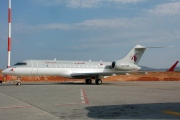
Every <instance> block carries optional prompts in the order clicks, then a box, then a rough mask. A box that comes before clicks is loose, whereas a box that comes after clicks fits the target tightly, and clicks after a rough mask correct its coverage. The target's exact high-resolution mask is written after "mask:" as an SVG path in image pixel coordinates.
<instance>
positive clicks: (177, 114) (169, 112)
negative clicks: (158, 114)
mask: <svg viewBox="0 0 180 120" xmlns="http://www.w3.org/2000/svg"><path fill="white" fill-rule="evenodd" d="M163 112H164V113H166V114H171V115H175V116H180V112H174V111H170V110H167V111H163Z"/></svg>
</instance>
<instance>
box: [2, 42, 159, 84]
mask: <svg viewBox="0 0 180 120" xmlns="http://www.w3.org/2000/svg"><path fill="white" fill-rule="evenodd" d="M147 48H150V47H144V46H141V45H136V46H135V47H133V48H132V49H131V50H130V52H129V53H128V54H127V55H126V56H125V57H124V58H122V59H121V60H116V61H113V62H102V61H100V62H95V61H61V60H25V61H22V62H18V63H16V64H15V65H13V66H12V67H10V68H7V69H5V70H3V71H2V73H3V75H12V76H19V77H20V76H62V77H68V78H77V79H80V78H84V79H85V82H86V83H87V84H91V83H92V79H94V80H95V83H96V84H101V83H102V80H101V78H103V77H106V76H112V75H116V74H125V73H128V72H135V71H137V70H140V69H141V67H139V66H138V65H137V64H138V62H139V60H140V58H141V57H142V55H143V53H144V51H145V50H146V49H147ZM155 48H156V47H155ZM17 84H19V85H20V84H21V82H18V83H17Z"/></svg>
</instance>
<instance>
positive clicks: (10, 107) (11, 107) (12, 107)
mask: <svg viewBox="0 0 180 120" xmlns="http://www.w3.org/2000/svg"><path fill="white" fill-rule="evenodd" d="M29 107H32V106H9V107H1V108H0V109H14V108H29Z"/></svg>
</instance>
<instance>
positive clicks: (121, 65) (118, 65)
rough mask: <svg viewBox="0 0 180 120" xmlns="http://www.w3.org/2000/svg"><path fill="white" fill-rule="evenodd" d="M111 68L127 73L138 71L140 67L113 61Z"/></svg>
mask: <svg viewBox="0 0 180 120" xmlns="http://www.w3.org/2000/svg"><path fill="white" fill-rule="evenodd" d="M111 68H112V69H114V70H123V71H129V70H140V69H141V67H139V66H137V65H135V64H130V63H122V62H120V61H114V62H112V64H111Z"/></svg>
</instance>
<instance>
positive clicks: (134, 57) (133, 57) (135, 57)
mask: <svg viewBox="0 0 180 120" xmlns="http://www.w3.org/2000/svg"><path fill="white" fill-rule="evenodd" d="M137 54H139V53H136V54H135V55H134V56H132V57H131V60H134V62H136V61H137V56H136V55H137Z"/></svg>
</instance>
